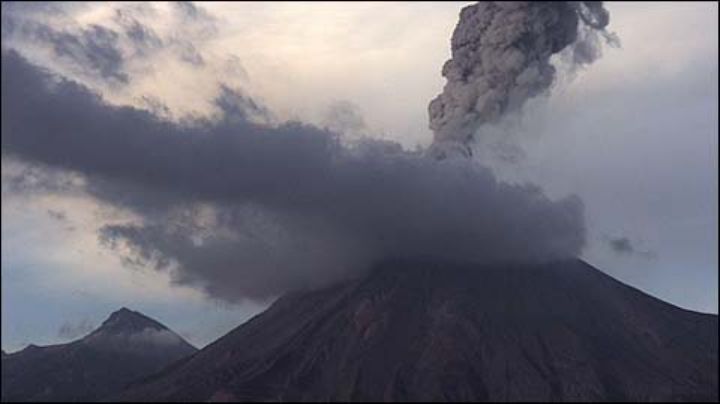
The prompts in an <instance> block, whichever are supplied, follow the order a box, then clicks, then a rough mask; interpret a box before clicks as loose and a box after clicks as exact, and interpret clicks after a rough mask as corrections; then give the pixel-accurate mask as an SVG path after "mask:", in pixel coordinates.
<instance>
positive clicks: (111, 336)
mask: <svg viewBox="0 0 720 404" xmlns="http://www.w3.org/2000/svg"><path fill="white" fill-rule="evenodd" d="M195 351H197V349H196V348H195V347H193V346H192V345H190V344H189V343H187V342H186V341H185V340H184V339H183V338H182V337H180V336H179V335H177V334H175V333H174V332H173V331H171V330H170V329H168V328H167V327H165V326H164V325H162V324H160V323H159V322H157V321H155V320H153V319H151V318H149V317H147V316H145V315H143V314H142V313H139V312H137V311H132V310H129V309H126V308H122V309H120V310H118V311H116V312H114V313H112V314H111V315H110V317H109V318H108V319H107V320H105V322H103V323H102V325H101V326H100V327H99V328H97V329H96V330H95V331H93V332H92V333H90V334H89V335H87V336H85V337H84V338H81V339H79V340H76V341H73V342H70V343H67V344H59V345H51V346H36V345H30V346H28V347H27V348H25V349H23V350H22V351H19V352H14V353H10V354H5V353H3V357H2V401H94V400H98V399H100V398H103V397H107V396H108V395H110V394H115V393H117V392H119V391H120V390H122V389H123V388H124V387H125V385H126V384H127V383H129V382H130V381H133V380H135V379H138V378H140V377H144V376H147V375H149V374H152V373H155V372H157V371H159V370H160V369H162V368H163V367H164V366H167V365H168V364H170V363H172V362H174V361H176V360H178V359H181V358H183V357H185V356H187V355H190V354H192V353H194V352H195Z"/></svg>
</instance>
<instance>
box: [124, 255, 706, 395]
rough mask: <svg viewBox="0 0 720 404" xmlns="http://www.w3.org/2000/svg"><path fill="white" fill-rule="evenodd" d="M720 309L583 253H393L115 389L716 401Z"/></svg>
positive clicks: (160, 392)
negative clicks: (700, 305)
mask: <svg viewBox="0 0 720 404" xmlns="http://www.w3.org/2000/svg"><path fill="white" fill-rule="evenodd" d="M717 365H718V318H717V316H715V315H707V314H700V313H694V312H690V311H686V310H683V309H680V308H677V307H674V306H672V305H669V304H667V303H664V302H662V301H660V300H657V299H655V298H653V297H650V296H648V295H646V294H644V293H642V292H640V291H638V290H636V289H633V288H631V287H628V286H626V285H624V284H622V283H620V282H618V281H616V280H614V279H612V278H610V277H609V276H607V275H604V274H603V273H601V272H600V271H598V270H596V269H594V268H592V267H591V266H589V265H587V264H585V263H583V262H581V261H567V262H559V263H555V264H552V265H543V266H538V267H532V268H530V267H526V268H477V267H473V266H472V265H462V264H452V263H434V262H422V261H407V260H397V261H388V262H385V263H383V264H382V265H380V266H379V267H378V268H377V270H376V271H374V272H373V273H372V274H371V275H370V276H368V277H366V278H365V279H363V280H359V281H354V282H350V283H346V284H343V285H338V286H335V287H331V288H328V289H325V290H321V291H316V292H310V293H300V294H293V295H289V296H286V297H284V298H282V299H280V300H278V301H277V302H276V303H275V304H274V305H273V306H272V307H271V308H270V309H268V310H267V311H266V312H265V313H263V314H261V315H259V316H257V317H255V318H254V319H252V320H251V321H249V322H248V323H246V324H244V325H242V326H240V327H238V328H237V329H235V330H234V331H232V332H230V333H229V334H227V335H226V336H224V337H223V338H221V339H219V340H218V341H216V342H215V343H213V344H212V345H210V346H208V347H207V348H205V349H203V350H202V351H200V352H198V353H197V354H196V355H193V356H192V357H190V358H188V359H187V360H185V361H181V362H179V363H177V364H176V365H173V366H171V367H170V368H168V369H167V370H165V371H163V372H161V373H160V374H158V375H155V376H153V377H152V378H151V379H148V380H146V381H144V383H142V384H138V385H135V386H131V388H130V389H129V390H128V391H126V392H125V393H124V394H123V395H121V396H119V397H117V398H118V399H121V400H172V401H184V400H201V401H206V400H211V401H226V400H233V401H235V400H240V401H243V400H272V401H274V400H314V401H317V400H319V401H327V400H332V401H334V400H356V401H361V400H373V401H376V400H393V401H402V400H436V401H437V400H447V401H457V400H473V401H475V400H663V399H669V400H713V401H716V400H717V398H718V390H717V388H718V373H717Z"/></svg>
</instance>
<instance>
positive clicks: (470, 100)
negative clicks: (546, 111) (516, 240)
mask: <svg viewBox="0 0 720 404" xmlns="http://www.w3.org/2000/svg"><path fill="white" fill-rule="evenodd" d="M609 21H610V18H609V14H608V12H607V10H605V9H604V8H603V5H602V2H595V1H593V2H542V1H538V2H492V1H491V2H479V3H476V4H473V5H470V6H467V7H465V8H464V9H463V10H462V11H461V12H460V21H459V22H458V24H457V26H456V27H455V31H454V32H453V35H452V40H451V47H452V58H451V59H450V60H448V61H447V62H446V63H445V65H444V66H443V69H442V75H443V76H444V77H445V78H446V79H447V83H446V84H445V87H444V88H443V92H442V93H441V94H440V95H438V96H437V97H436V98H435V99H434V100H432V102H431V103H430V105H429V106H428V112H429V118H430V129H432V131H433V133H434V144H433V147H432V148H431V154H433V155H434V156H435V157H436V158H445V157H448V156H451V155H456V154H460V155H469V154H471V152H470V148H469V146H468V143H469V142H470V141H471V140H472V139H473V137H475V136H476V134H477V132H478V130H479V129H480V128H481V127H482V126H483V125H486V124H493V123H497V122H498V121H499V120H500V119H501V118H502V117H503V116H505V115H506V114H507V113H508V112H512V111H516V110H518V109H520V108H521V107H522V106H523V105H524V104H525V102H527V100H529V99H530V98H533V97H535V96H538V95H540V94H543V93H545V92H546V91H547V90H548V89H549V88H550V86H551V85H552V84H553V82H554V79H555V68H554V67H553V65H552V64H551V63H550V57H551V56H552V55H554V54H556V53H559V52H561V51H563V50H565V49H570V50H572V61H573V62H574V63H576V64H580V65H582V64H588V63H591V62H592V61H594V60H595V59H596V58H597V57H598V56H599V55H600V53H599V46H598V45H599V41H598V39H597V36H598V35H601V36H604V37H606V38H607V39H608V40H610V41H611V42H615V41H616V38H615V37H614V36H613V35H612V34H609V33H607V32H605V27H606V26H607V25H608V23H609Z"/></svg>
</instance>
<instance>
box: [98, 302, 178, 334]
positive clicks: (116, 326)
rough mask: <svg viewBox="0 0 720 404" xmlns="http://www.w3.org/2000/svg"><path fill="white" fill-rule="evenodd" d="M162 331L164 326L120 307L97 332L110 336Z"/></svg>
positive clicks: (137, 312) (138, 313)
mask: <svg viewBox="0 0 720 404" xmlns="http://www.w3.org/2000/svg"><path fill="white" fill-rule="evenodd" d="M147 328H150V329H154V330H164V329H166V327H165V326H163V325H162V324H160V323H158V322H157V321H155V320H153V319H151V318H150V317H148V316H146V315H144V314H142V313H140V312H139V311H134V310H130V309H128V308H127V307H122V308H120V309H119V310H117V311H114V312H113V313H112V314H110V317H108V319H107V320H105V321H104V322H103V323H102V325H101V326H100V328H98V329H97V330H96V332H97V331H104V332H106V333H110V334H127V333H135V332H139V331H142V330H144V329H147Z"/></svg>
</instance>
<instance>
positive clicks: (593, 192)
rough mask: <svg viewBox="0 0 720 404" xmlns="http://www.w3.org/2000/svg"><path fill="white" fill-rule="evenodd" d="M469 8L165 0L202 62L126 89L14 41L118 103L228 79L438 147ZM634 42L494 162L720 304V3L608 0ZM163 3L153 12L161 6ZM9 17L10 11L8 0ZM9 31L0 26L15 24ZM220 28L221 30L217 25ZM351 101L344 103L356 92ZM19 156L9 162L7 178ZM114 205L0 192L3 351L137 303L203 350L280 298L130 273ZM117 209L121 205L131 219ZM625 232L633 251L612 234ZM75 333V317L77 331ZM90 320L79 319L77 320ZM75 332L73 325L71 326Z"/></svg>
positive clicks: (103, 14) (684, 299)
mask: <svg viewBox="0 0 720 404" xmlns="http://www.w3.org/2000/svg"><path fill="white" fill-rule="evenodd" d="M464 4H467V3H454V2H420V3H385V2H380V3H359V2H343V3H325V2H315V3H308V4H304V3H299V2H289V3H282V2H271V3H243V2H236V3H203V4H197V7H198V8H199V9H200V10H204V12H205V13H207V14H208V15H209V16H211V17H212V18H208V21H213V22H212V23H209V25H207V26H204V25H202V24H184V23H183V22H182V21H178V17H177V16H174V15H173V14H172V12H171V10H169V6H168V5H167V4H159V5H154V6H153V7H150V9H143V7H144V6H137V7H138V10H139V11H138V10H134V12H136V13H137V14H136V15H139V16H142V18H141V21H142V22H143V23H145V24H147V25H148V26H151V27H152V28H153V29H155V30H156V31H157V32H159V33H161V34H162V35H165V36H166V37H168V38H171V37H173V36H176V37H183V38H191V41H192V44H193V45H194V46H195V47H196V48H197V49H199V50H201V52H202V55H203V58H204V59H205V61H206V64H205V66H204V67H202V68H198V67H196V66H192V65H190V64H188V63H182V62H181V61H178V60H177V59H176V58H172V57H169V55H168V54H166V53H163V52H157V53H156V54H152V55H150V56H146V57H138V58H136V59H133V60H130V61H128V71H129V73H130V75H131V77H132V78H133V80H131V82H130V84H128V85H116V84H114V85H110V84H108V83H107V82H104V81H102V80H100V79H98V78H97V77H90V76H85V75H84V74H83V72H81V71H78V70H77V69H74V68H73V66H72V65H71V64H67V63H63V62H62V61H56V60H55V59H54V56H53V54H52V53H51V52H50V51H49V50H48V49H49V48H48V47H47V46H45V45H43V44H42V43H40V42H38V41H34V40H29V39H27V38H17V37H13V38H10V37H6V31H5V30H3V46H10V47H14V48H16V49H18V50H19V51H20V52H21V53H23V54H25V55H26V56H27V57H29V58H30V59H31V60H33V61H35V62H37V63H40V64H43V65H46V66H51V67H52V68H53V69H56V70H57V71H59V72H60V73H63V74H66V75H68V76H70V77H73V78H74V79H76V80H79V81H81V82H83V83H86V84H87V85H90V86H92V87H93V88H95V89H97V90H98V91H100V92H102V94H103V96H104V97H105V98H106V99H108V100H110V101H112V102H115V103H119V104H124V103H129V104H133V105H142V104H141V102H140V97H142V96H152V97H154V98H156V99H158V100H161V101H162V102H163V103H165V104H166V105H167V106H168V107H169V108H170V110H171V111H172V113H173V114H174V115H175V116H181V115H183V114H187V113H200V114H203V113H210V112H212V110H211V107H210V103H209V101H210V100H211V99H212V98H213V97H214V96H215V95H216V94H217V82H218V81H220V80H222V81H223V82H225V83H231V84H233V85H235V86H238V87H241V88H243V89H244V90H245V91H246V93H248V94H250V95H252V96H253V97H254V98H256V99H258V100H260V101H261V102H262V103H264V104H265V105H266V106H267V107H268V108H269V109H270V110H271V111H272V112H273V114H274V115H275V117H276V119H278V120H285V119H291V118H293V119H299V120H302V121H306V122H311V123H316V124H323V123H326V122H327V120H328V119H329V113H330V112H331V111H332V110H333V108H334V107H335V106H337V105H343V104H342V103H346V104H344V105H351V106H353V107H352V108H353V109H354V111H355V112H356V113H357V114H358V115H359V116H361V117H362V120H363V121H364V122H365V126H364V127H360V128H359V129H358V130H360V131H361V132H362V134H364V135H369V136H373V137H381V138H387V139H392V140H395V141H398V142H400V143H402V144H403V145H404V146H405V147H406V148H413V147H415V146H418V145H420V146H426V145H427V144H428V143H429V142H430V140H431V136H432V135H431V133H430V131H429V129H428V128H427V103H428V102H429V101H430V100H431V99H432V98H433V97H434V96H435V95H436V94H437V93H438V92H439V91H440V90H441V88H442V85H443V83H444V79H443V78H442V77H441V76H440V69H441V67H442V64H443V62H444V61H445V60H446V59H447V58H448V57H449V39H450V36H451V34H452V30H453V28H454V26H455V23H456V22H457V16H458V13H459V10H460V9H461V8H462V6H463V5H464ZM123 7H129V6H123V5H118V4H112V3H111V4H93V5H84V6H83V5H72V4H71V5H66V6H62V7H61V10H63V13H60V14H58V13H43V12H42V10H40V11H37V10H35V11H32V12H29V11H27V10H25V11H22V13H23V14H22V15H25V16H29V17H28V18H33V19H35V20H36V21H42V22H44V23H47V24H51V25H52V26H54V27H56V28H58V29H64V30H70V31H72V30H76V29H78V27H86V26H88V25H89V24H101V25H108V26H112V24H113V16H114V15H115V14H114V13H115V10H117V9H120V8H123ZM607 8H608V9H609V11H610V13H611V23H610V29H611V30H612V31H614V32H616V33H617V34H618V36H619V37H620V40H621V43H622V46H621V47H620V48H617V49H612V48H607V47H606V48H605V49H604V55H603V57H602V58H601V59H600V60H598V61H597V62H595V64H593V65H592V66H590V67H589V68H587V69H586V70H584V71H581V72H578V73H577V74H576V75H575V76H573V77H572V78H569V77H564V78H563V79H562V80H560V82H559V83H558V85H557V87H556V88H555V89H554V90H553V93H552V95H551V96H550V97H547V98H541V99H537V100H534V101H533V102H531V103H530V104H529V105H528V106H527V108H526V111H525V113H524V114H523V116H522V117H521V118H519V119H517V120H516V121H515V123H514V124H513V125H514V126H513V127H512V131H513V139H515V141H516V143H517V144H518V145H520V147H521V148H522V149H523V151H524V158H523V159H521V160H520V161H519V162H517V163H513V164H508V163H506V162H502V161H500V160H498V161H492V162H491V163H492V165H493V167H494V168H495V169H496V170H497V172H498V175H500V176H501V177H504V178H506V179H508V180H510V181H515V180H520V181H524V180H530V181H533V182H535V183H537V184H539V185H542V186H543V187H544V188H545V189H546V191H547V192H548V193H549V194H550V195H551V196H564V195H568V194H577V195H579V196H580V197H582V199H583V200H584V202H585V207H586V220H587V222H588V227H589V229H588V230H589V243H588V246H587V248H586V250H585V253H584V257H583V258H585V259H586V260H588V262H590V263H591V264H593V265H595V266H597V267H599V268H600V269H602V270H603V271H606V272H607V273H609V274H611V275H612V276H615V277H617V278H618V279H620V280H623V281H625V282H627V283H629V284H630V285H632V286H635V287H637V288H639V289H641V290H643V291H646V292H647V293H650V294H652V295H654V296H657V297H659V298H661V299H663V300H666V301H669V302H671V303H674V304H677V305H679V306H681V307H685V308H688V309H692V310H698V311H702V312H713V313H717V311H718V287H717V285H718V250H717V244H718V227H717V223H718V211H717V206H718V204H717V202H718V112H717V111H718V20H717V15H718V5H717V3H710V2H708V3H690V2H677V3H667V2H666V3H647V2H641V3H614V2H613V3H610V4H608V5H607ZM153 10H154V11H153ZM4 11H5V9H4ZM3 25H5V24H3ZM208 27H210V28H208ZM348 103H349V104H348ZM12 170H13V163H12V162H11V161H9V160H8V159H6V158H5V157H3V173H4V174H5V173H7V172H10V171H12ZM100 217H102V218H103V220H104V221H103V222H102V223H107V221H106V219H107V217H108V212H104V211H103V207H101V206H99V205H97V204H96V203H94V202H92V201H90V200H87V199H82V198H73V197H66V196H59V195H50V196H48V195H44V196H32V195H31V196H27V195H26V196H17V195H10V194H9V193H8V192H6V187H5V185H3V194H2V348H3V349H4V350H5V351H14V350H17V349H21V348H23V347H24V346H25V345H27V344H28V343H36V344H50V343H57V342H63V341H67V340H70V339H74V338H76V337H77V336H79V335H77V336H69V335H66V334H67V333H64V334H63V333H60V332H59V330H60V329H61V328H62V327H63V326H66V327H65V329H67V328H68V327H67V326H68V325H69V326H77V327H76V328H78V329H82V328H83V327H80V325H84V324H92V325H99V324H100V322H101V321H102V320H103V319H104V318H105V317H106V316H107V315H108V314H109V313H110V312H112V311H114V310H116V309H117V308H119V307H121V306H127V307H130V308H132V309H134V310H139V311H141V312H143V313H145V314H147V315H149V316H151V317H153V318H156V319H158V320H159V321H161V322H163V323H165V324H166V325H168V326H170V327H171V328H173V329H174V330H176V331H178V332H179V333H180V334H181V335H183V336H185V337H186V338H187V339H188V340H189V341H190V342H192V343H194V344H196V345H198V346H204V345H205V344H207V343H209V342H211V341H213V340H214V339H216V338H217V337H219V336H221V335H222V334H224V333H225V332H227V331H229V330H231V329H232V328H234V327H236V326H237V325H239V324H240V323H241V322H243V321H245V320H247V319H248V318H249V317H250V316H252V315H254V314H255V313H257V312H258V311H259V310H261V309H262V308H263V307H265V305H266V304H267V303H268V302H252V301H245V302H242V303H240V304H237V305H229V304H227V303H221V302H218V301H214V300H209V299H208V298H206V297H204V296H203V295H201V294H200V293H199V292H198V291H196V290H193V289H190V288H188V287H178V286H172V285H170V282H169V277H168V275H167V274H166V273H159V272H156V271H154V270H152V269H147V270H142V269H130V268H128V267H126V266H124V265H123V264H122V262H121V260H120V259H119V258H118V257H117V256H116V255H115V254H114V253H113V252H112V251H109V250H107V249H106V248H105V247H103V246H101V245H100V244H99V242H98V240H97V234H96V232H97V229H98V228H99V226H100V225H101V224H102V223H101V221H100V219H99V218H100ZM120 219H122V217H118V220H120ZM622 237H625V238H627V239H628V240H629V241H631V242H632V245H633V246H634V248H635V252H634V253H626V254H622V253H618V252H616V251H614V250H613V249H612V248H610V244H609V243H608V240H609V239H611V238H622ZM70 328H72V327H70ZM79 332H80V331H79ZM60 334H62V335H60Z"/></svg>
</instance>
